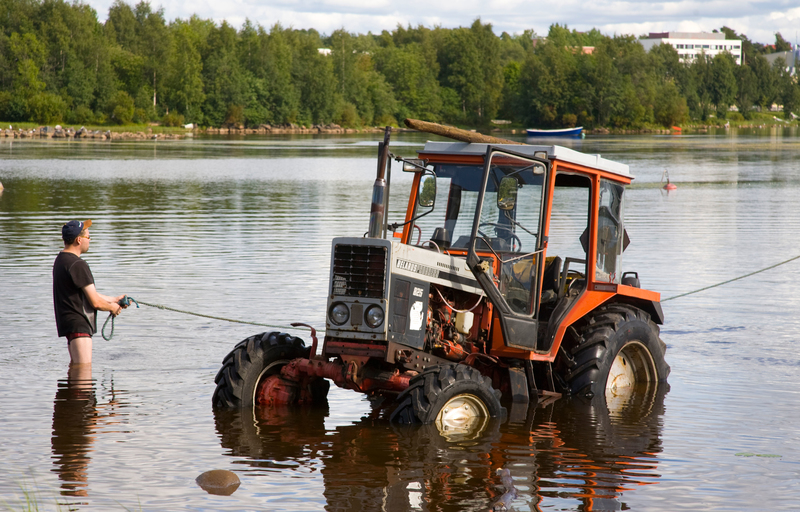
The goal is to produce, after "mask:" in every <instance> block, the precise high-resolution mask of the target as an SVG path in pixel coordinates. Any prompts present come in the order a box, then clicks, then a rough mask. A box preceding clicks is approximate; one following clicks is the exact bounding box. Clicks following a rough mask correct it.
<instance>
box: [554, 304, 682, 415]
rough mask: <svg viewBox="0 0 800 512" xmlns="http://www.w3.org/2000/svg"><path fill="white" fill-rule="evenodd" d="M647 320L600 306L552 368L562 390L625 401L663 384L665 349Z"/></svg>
mask: <svg viewBox="0 0 800 512" xmlns="http://www.w3.org/2000/svg"><path fill="white" fill-rule="evenodd" d="M658 334H659V330H658V326H657V325H656V324H655V322H653V321H652V320H651V319H650V315H648V314H647V313H645V312H644V311H642V310H641V309H638V308H636V307H633V306H629V305H627V304H609V305H607V306H602V307H600V308H599V309H598V310H597V311H595V312H594V313H593V314H592V316H591V317H590V318H589V321H588V323H587V324H586V325H585V326H584V328H583V333H582V335H581V337H580V339H579V340H577V343H576V344H575V345H574V346H572V347H564V349H565V350H564V352H563V353H562V354H561V357H560V361H559V362H558V364H557V366H558V367H560V368H562V369H566V370H565V371H563V372H562V379H563V381H564V382H565V385H566V387H567V391H568V392H569V393H570V394H572V395H579V396H584V397H587V398H591V397H594V396H603V395H605V398H606V402H607V403H608V404H609V405H611V403H612V402H626V401H628V400H629V399H630V398H631V397H632V396H633V394H635V393H637V392H639V391H642V390H644V391H646V390H647V388H649V387H658V385H659V383H660V382H664V381H666V380H667V376H668V375H669V370H670V368H669V365H668V364H667V362H666V361H665V360H664V352H665V350H666V345H665V344H664V342H663V341H661V339H660V338H659V337H658Z"/></svg>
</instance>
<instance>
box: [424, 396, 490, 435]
mask: <svg viewBox="0 0 800 512" xmlns="http://www.w3.org/2000/svg"><path fill="white" fill-rule="evenodd" d="M488 417H489V410H488V409H487V408H486V404H484V403H483V400H481V399H480V398H478V397H477V396H475V395H468V394H464V395H457V396H454V397H453V398H451V399H450V400H448V401H447V403H445V404H444V407H442V409H441V410H440V411H439V414H437V415H436V427H437V428H438V429H439V432H441V433H443V434H444V433H449V434H453V433H459V434H467V433H470V432H472V431H473V430H475V429H476V428H480V426H481V425H483V423H484V421H483V420H484V419H485V418H488Z"/></svg>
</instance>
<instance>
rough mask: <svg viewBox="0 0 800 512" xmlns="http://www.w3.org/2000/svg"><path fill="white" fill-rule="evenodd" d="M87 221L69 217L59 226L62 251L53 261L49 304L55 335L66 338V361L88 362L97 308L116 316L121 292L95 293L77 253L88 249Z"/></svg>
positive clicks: (87, 271) (85, 265)
mask: <svg viewBox="0 0 800 512" xmlns="http://www.w3.org/2000/svg"><path fill="white" fill-rule="evenodd" d="M91 225H92V221H91V220H87V221H85V222H81V221H77V220H71V221H69V222H67V223H66V224H64V226H63V227H62V228H61V238H63V239H64V250H63V251H61V252H60V253H58V256H57V257H56V261H55V262H54V263H53V306H54V308H55V313H56V327H57V328H58V335H59V336H65V337H66V338H67V348H68V349H69V357H70V361H71V362H72V363H75V364H84V363H91V362H92V335H93V334H94V333H96V332H97V310H98V309H99V310H101V311H110V312H111V314H112V315H114V316H117V315H118V314H119V313H120V311H122V308H123V307H125V306H121V305H120V304H119V302H120V301H121V300H122V299H124V298H125V295H120V296H119V297H108V296H106V295H102V294H100V293H98V292H97V289H96V288H95V287H94V277H93V276H92V271H91V270H90V269H89V265H88V264H87V263H86V262H85V261H83V260H82V259H81V255H82V254H83V253H85V252H87V251H88V250H89V244H90V242H91V238H90V237H89V227H90V226H91Z"/></svg>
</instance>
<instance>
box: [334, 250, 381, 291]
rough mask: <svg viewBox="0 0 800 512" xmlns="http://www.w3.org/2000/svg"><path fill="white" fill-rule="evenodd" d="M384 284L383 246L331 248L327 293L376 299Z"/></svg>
mask: <svg viewBox="0 0 800 512" xmlns="http://www.w3.org/2000/svg"><path fill="white" fill-rule="evenodd" d="M385 283H386V247H375V246H369V245H337V246H336V247H335V248H334V250H333V276H332V279H331V293H332V294H333V295H341V296H345V297H365V298H371V299H380V298H383V295H384V285H385Z"/></svg>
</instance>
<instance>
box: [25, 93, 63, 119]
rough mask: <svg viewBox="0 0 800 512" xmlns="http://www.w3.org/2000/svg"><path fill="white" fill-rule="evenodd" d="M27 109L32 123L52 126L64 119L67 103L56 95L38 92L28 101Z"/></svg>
mask: <svg viewBox="0 0 800 512" xmlns="http://www.w3.org/2000/svg"><path fill="white" fill-rule="evenodd" d="M28 109H29V110H30V119H31V120H32V121H34V122H36V123H40V124H53V123H58V122H60V121H61V120H63V119H64V114H66V112H67V103H66V102H65V101H64V98H62V97H61V96H59V95H58V94H53V93H51V92H40V93H39V94H36V95H34V96H31V98H30V99H29V100H28Z"/></svg>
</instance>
